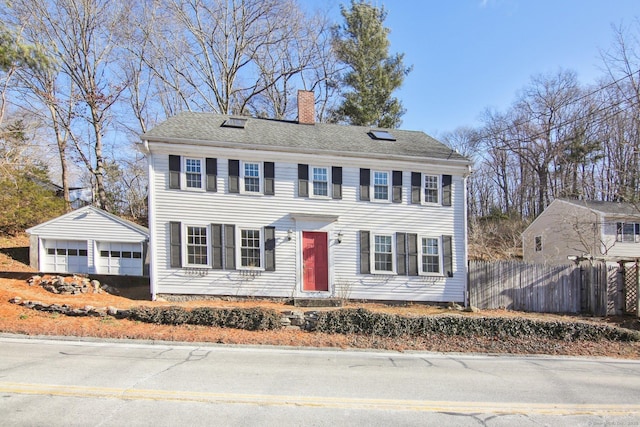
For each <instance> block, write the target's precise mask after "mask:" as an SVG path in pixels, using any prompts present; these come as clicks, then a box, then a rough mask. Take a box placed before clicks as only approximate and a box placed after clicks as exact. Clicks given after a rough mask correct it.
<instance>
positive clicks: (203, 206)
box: [150, 150, 466, 302]
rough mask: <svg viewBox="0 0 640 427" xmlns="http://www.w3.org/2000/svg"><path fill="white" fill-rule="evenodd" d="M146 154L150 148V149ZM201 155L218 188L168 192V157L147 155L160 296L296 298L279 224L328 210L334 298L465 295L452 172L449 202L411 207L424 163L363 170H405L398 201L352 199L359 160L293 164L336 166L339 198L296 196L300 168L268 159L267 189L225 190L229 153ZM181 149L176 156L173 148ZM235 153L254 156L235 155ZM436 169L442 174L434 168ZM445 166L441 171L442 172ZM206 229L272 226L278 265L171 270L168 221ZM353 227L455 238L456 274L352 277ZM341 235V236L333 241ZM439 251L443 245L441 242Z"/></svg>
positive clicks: (288, 225)
mask: <svg viewBox="0 0 640 427" xmlns="http://www.w3.org/2000/svg"><path fill="white" fill-rule="evenodd" d="M151 151H152V153H154V151H153V150H151ZM204 151H205V150H203V152H200V153H199V154H198V155H199V156H202V157H215V158H217V162H218V163H217V166H218V169H217V172H218V178H217V184H218V191H217V192H205V191H186V190H175V189H168V154H166V153H165V152H162V151H160V152H158V153H154V154H151V155H150V165H151V168H150V173H152V175H153V176H152V180H150V182H152V183H153V185H154V187H153V209H154V213H153V220H154V226H155V230H156V231H155V233H154V234H153V236H152V244H153V245H154V250H155V263H156V265H155V266H154V271H155V274H156V277H155V278H154V280H155V284H156V285H155V286H156V292H157V293H158V294H212V295H242V296H265V297H294V296H301V295H303V293H302V292H301V291H300V289H301V284H300V282H301V277H300V271H299V268H297V261H296V260H297V256H298V253H299V251H300V250H301V248H300V237H301V236H299V235H298V234H297V233H294V235H293V238H292V240H291V241H289V240H288V239H287V230H289V229H292V230H296V222H295V221H294V220H293V218H292V215H291V214H322V215H334V216H337V217H338V221H336V222H329V223H324V224H320V223H319V224H317V226H318V228H317V229H316V231H326V232H328V233H329V264H330V267H329V269H330V278H331V279H330V280H331V282H330V291H331V293H332V295H333V296H337V297H345V298H354V299H377V300H414V301H440V302H447V301H463V300H464V297H465V290H466V249H465V245H466V240H465V239H466V238H465V234H466V228H465V227H466V225H465V217H464V212H465V206H464V203H465V200H464V180H463V177H462V176H461V174H458V175H454V176H453V182H452V204H453V206H450V207H446V206H426V205H425V206H421V205H412V204H410V198H411V185H410V184H411V172H412V171H418V170H421V169H419V168H422V169H424V166H420V165H418V164H417V163H416V165H414V166H415V168H412V167H411V165H410V164H409V165H407V164H405V165H403V168H402V169H400V168H399V167H398V166H395V167H394V164H393V163H392V162H383V161H379V160H378V161H377V163H376V164H371V165H370V166H369V167H370V168H371V169H377V168H381V169H380V170H388V171H392V170H403V201H402V203H376V202H366V201H360V200H358V190H359V167H353V166H352V165H353V162H350V160H349V159H348V158H342V157H335V158H329V157H326V158H324V157H323V158H322V159H317V158H313V157H310V158H307V159H301V160H300V163H305V164H310V165H326V166H342V167H343V171H342V176H343V181H342V182H343V184H342V199H341V200H333V199H314V198H308V197H305V198H301V197H298V196H297V194H298V169H297V168H298V165H297V163H293V162H290V161H289V162H284V161H280V162H279V161H277V160H276V161H275V195H274V196H264V195H245V194H230V193H229V192H228V159H227V158H222V157H219V156H216V154H217V153H216V152H210V153H206V152H204ZM175 154H180V153H175ZM233 158H234V159H239V160H257V159H260V158H261V157H260V153H258V154H255V158H243V157H240V158H238V157H233ZM439 173H442V172H439ZM445 173H446V172H445ZM172 221H177V222H181V223H182V224H188V225H196V226H208V225H209V224H211V223H216V224H233V225H235V226H236V227H264V226H274V227H275V228H276V234H275V236H276V241H277V243H276V271H274V272H261V273H258V274H257V275H251V274H249V273H247V272H242V271H227V270H212V269H197V270H191V269H172V268H170V266H169V240H168V239H169V223H170V222H172ZM359 230H369V231H371V232H385V233H396V232H407V233H418V234H421V235H428V236H433V237H440V236H442V235H451V236H453V242H452V245H453V260H454V277H451V278H449V277H426V276H418V277H409V276H397V275H361V274H359V257H360V254H359V238H358V231H359ZM338 232H341V233H342V235H343V239H342V243H340V244H338V243H337V240H336V236H337V233H338ZM441 250H442V248H441Z"/></svg>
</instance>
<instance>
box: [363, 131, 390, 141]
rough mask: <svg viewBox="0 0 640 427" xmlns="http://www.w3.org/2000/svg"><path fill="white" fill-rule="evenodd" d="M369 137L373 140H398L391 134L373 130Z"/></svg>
mask: <svg viewBox="0 0 640 427" xmlns="http://www.w3.org/2000/svg"><path fill="white" fill-rule="evenodd" d="M369 136H370V137H371V138H373V139H379V140H381V141H395V140H396V138H395V137H394V136H393V135H391V132H388V131H386V130H372V131H371V132H369Z"/></svg>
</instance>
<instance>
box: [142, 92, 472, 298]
mask: <svg viewBox="0 0 640 427" xmlns="http://www.w3.org/2000/svg"><path fill="white" fill-rule="evenodd" d="M298 108H299V110H298V117H299V118H298V120H297V121H282V120H270V119H259V118H253V117H238V116H228V115H219V114H209V113H181V114H178V115H176V116H174V117H172V118H169V119H168V120H166V121H165V122H163V123H160V124H158V125H157V126H156V127H154V128H153V129H151V130H149V131H148V132H147V133H145V134H144V135H142V136H141V139H142V144H143V151H144V152H145V154H146V156H147V159H148V164H149V228H150V235H151V245H150V248H151V249H150V252H151V269H150V277H151V293H152V296H153V298H156V297H157V296H158V295H160V296H162V295H165V294H190V295H218V296H225V295H232V296H260V297H285V298H290V297H294V298H328V297H345V298H352V299H367V300H405V301H407V300H408V301H438V302H450V301H458V302H463V301H465V298H466V290H467V269H466V264H467V246H466V244H467V229H466V180H467V177H468V175H469V172H470V162H469V161H468V160H467V159H466V158H464V157H463V156H461V155H459V154H458V153H456V152H455V151H453V150H451V149H450V148H448V147H446V146H445V145H444V144H442V143H440V142H438V141H436V140H435V139H433V138H431V137H430V136H428V135H426V134H425V133H423V132H418V131H407V130H400V129H391V130H390V129H375V128H369V127H362V126H342V125H335V124H325V123H315V121H314V119H315V114H314V95H313V93H312V92H305V91H301V92H299V94H298Z"/></svg>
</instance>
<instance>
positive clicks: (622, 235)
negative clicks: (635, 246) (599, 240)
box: [616, 222, 640, 243]
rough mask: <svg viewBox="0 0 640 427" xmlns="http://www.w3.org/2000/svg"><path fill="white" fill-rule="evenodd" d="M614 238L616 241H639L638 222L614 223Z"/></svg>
mask: <svg viewBox="0 0 640 427" xmlns="http://www.w3.org/2000/svg"><path fill="white" fill-rule="evenodd" d="M616 240H617V241H618V242H629V243H634V242H635V243H639V242H640V224H639V223H636V222H618V223H616Z"/></svg>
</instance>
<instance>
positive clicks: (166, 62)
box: [144, 0, 327, 118]
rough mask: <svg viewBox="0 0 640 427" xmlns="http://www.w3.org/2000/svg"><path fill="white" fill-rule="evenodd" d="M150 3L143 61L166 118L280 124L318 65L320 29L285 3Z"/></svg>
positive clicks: (245, 0) (275, 0)
mask: <svg viewBox="0 0 640 427" xmlns="http://www.w3.org/2000/svg"><path fill="white" fill-rule="evenodd" d="M157 2H158V5H160V6H161V10H163V12H162V13H159V14H156V15H155V16H154V18H153V19H154V24H155V25H154V27H153V29H152V30H153V31H154V34H153V35H152V36H151V37H150V39H149V46H148V48H147V49H146V50H145V56H144V58H145V64H146V65H147V66H148V67H150V69H151V70H152V72H153V74H154V78H156V79H157V93H158V94H161V95H162V96H163V97H164V98H163V103H164V104H165V111H166V112H167V113H175V112H177V111H181V110H198V111H214V112H218V113H222V114H232V113H238V114H243V113H248V112H254V113H258V114H260V115H267V116H269V117H276V118H282V117H284V116H286V115H288V114H289V112H290V111H291V109H290V107H289V105H288V101H289V99H290V95H291V93H292V90H293V88H294V86H295V85H296V84H297V83H299V82H300V81H301V80H302V75H303V73H306V75H305V78H306V79H307V80H309V79H310V78H311V77H310V76H311V74H312V73H311V71H313V70H318V69H321V67H322V66H324V65H325V64H322V63H321V61H320V58H321V57H320V56H319V55H320V54H324V55H325V56H324V57H322V59H326V58H327V52H326V49H325V46H324V45H323V43H324V38H325V31H326V30H327V29H326V26H327V25H326V23H324V21H322V20H321V19H318V18H307V17H306V15H305V14H304V13H303V12H302V11H301V10H300V8H299V6H298V5H297V3H296V2H295V1H293V0H266V1H265V0H229V1H221V0H215V1H203V0H157ZM322 49H325V50H322ZM322 78H325V79H326V78H327V77H325V76H323V77H322ZM293 82H295V83H293ZM306 84H307V85H308V86H309V87H312V86H313V85H314V84H316V82H310V83H306ZM298 88H299V87H298Z"/></svg>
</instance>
